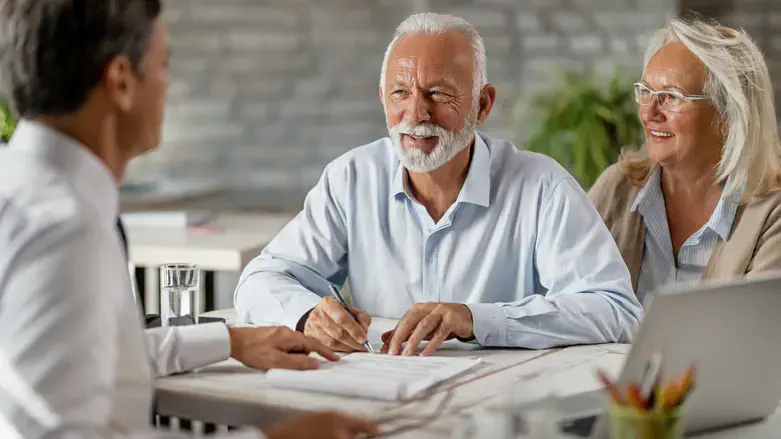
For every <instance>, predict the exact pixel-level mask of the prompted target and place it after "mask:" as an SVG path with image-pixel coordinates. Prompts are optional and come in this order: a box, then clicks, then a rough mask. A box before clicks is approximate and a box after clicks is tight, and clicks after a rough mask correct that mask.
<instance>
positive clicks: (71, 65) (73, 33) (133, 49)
mask: <svg viewBox="0 0 781 439" xmlns="http://www.w3.org/2000/svg"><path fill="white" fill-rule="evenodd" d="M160 12H161V4H160V0H81V1H76V0H3V1H2V2H1V3H0V84H2V88H3V91H4V92H5V95H6V96H7V97H8V98H9V101H10V103H11V105H12V107H13V108H14V110H15V111H16V113H17V114H18V115H19V116H21V117H26V118H32V117H36V116H58V115H64V114H69V113H72V112H74V111H76V110H77V109H78V108H80V107H81V106H82V105H83V104H84V102H85V101H86V99H87V97H88V95H89V93H90V92H91V91H92V90H93V89H94V88H95V86H96V85H97V84H98V83H99V82H100V80H101V77H102V75H103V69H104V68H105V67H106V64H107V63H108V62H109V61H110V60H111V59H112V58H114V57H115V56H118V55H124V56H126V57H127V58H128V59H129V60H130V63H131V66H132V68H133V70H134V71H136V72H139V73H140V72H141V62H142V60H143V58H144V55H145V54H146V52H147V49H148V47H149V42H150V40H151V35H152V32H153V27H154V21H155V20H156V19H157V17H158V16H159V15H160Z"/></svg>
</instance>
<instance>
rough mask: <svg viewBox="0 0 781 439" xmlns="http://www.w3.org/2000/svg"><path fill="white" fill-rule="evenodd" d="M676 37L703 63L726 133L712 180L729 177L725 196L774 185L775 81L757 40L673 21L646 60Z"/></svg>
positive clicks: (779, 146)
mask: <svg viewBox="0 0 781 439" xmlns="http://www.w3.org/2000/svg"><path fill="white" fill-rule="evenodd" d="M671 41H680V42H681V43H683V44H684V45H685V46H686V47H687V48H688V49H689V51H690V52H691V53H692V54H694V56H696V57H697V58H699V59H700V61H702V63H703V64H705V67H706V69H707V77H706V79H705V85H704V89H703V94H705V95H706V96H708V97H709V98H711V101H712V102H713V104H714V105H715V107H716V109H717V110H718V112H719V115H720V117H721V120H722V121H723V122H725V123H726V126H725V128H726V130H727V136H726V138H725V140H724V145H723V146H722V158H721V161H720V162H719V165H718V167H717V169H716V179H717V180H718V181H721V182H724V181H726V180H727V177H728V176H730V175H732V179H730V180H729V182H730V183H729V186H730V187H727V188H725V194H727V195H730V194H733V193H736V191H740V190H742V189H745V190H746V193H745V195H748V196H751V195H761V194H763V193H766V192H768V191H771V190H775V189H778V186H779V183H780V182H781V180H780V175H781V142H780V141H779V137H778V125H777V120H776V110H775V107H774V105H773V84H772V82H771V81H770V74H769V73H768V69H767V64H765V60H764V58H763V57H762V53H761V52H760V50H759V49H758V48H757V46H756V44H755V43H754V42H753V41H752V40H751V38H750V37H749V36H748V34H746V32H745V31H743V30H735V29H731V28H728V27H724V26H721V25H719V24H718V23H716V22H707V21H704V20H702V19H694V20H681V19H675V20H672V21H670V22H669V24H668V25H667V26H666V27H665V28H663V29H660V30H659V31H657V32H656V34H655V35H654V37H653V39H652V40H651V44H650V45H649V47H648V50H647V51H646V54H645V64H644V65H648V61H649V60H650V59H651V57H652V56H653V55H654V54H655V53H656V52H657V51H658V50H659V49H661V48H662V46H664V45H665V44H667V43H668V42H671Z"/></svg>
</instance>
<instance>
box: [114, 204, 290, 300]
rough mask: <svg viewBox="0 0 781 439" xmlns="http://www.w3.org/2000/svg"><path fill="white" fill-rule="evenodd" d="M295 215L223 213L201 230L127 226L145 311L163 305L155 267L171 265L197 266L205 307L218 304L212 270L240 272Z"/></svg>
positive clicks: (131, 259)
mask: <svg viewBox="0 0 781 439" xmlns="http://www.w3.org/2000/svg"><path fill="white" fill-rule="evenodd" d="M292 218H293V215H290V214H221V215H219V216H218V217H216V219H215V220H214V221H213V222H211V223H210V224H208V226H207V227H201V228H183V227H133V226H128V227H127V232H128V241H129V249H128V250H129V253H130V261H131V262H132V263H133V265H135V266H136V267H143V268H144V270H143V271H137V274H136V275H137V277H138V279H137V284H138V286H139V291H140V293H141V297H143V298H144V302H145V305H146V311H147V312H157V310H158V309H159V279H158V275H157V269H158V267H159V266H161V265H163V264H168V263H188V264H196V265H198V266H199V267H200V268H201V270H202V271H203V272H204V278H203V279H202V280H203V282H202V290H203V295H204V297H203V300H201V303H202V304H204V305H205V309H206V310H210V309H212V308H211V305H212V304H213V303H214V301H213V300H214V298H213V291H214V278H213V273H214V272H239V271H241V270H242V269H243V268H244V266H245V265H246V264H247V263H248V262H249V261H251V260H252V258H254V257H255V256H257V255H258V254H259V253H260V250H261V249H263V247H265V246H266V245H267V244H268V243H269V242H270V241H271V240H272V239H273V238H274V237H275V236H276V235H277V233H279V231H280V230H282V228H283V227H284V226H285V224H287V223H288V222H289V221H290V220H291V219H292Z"/></svg>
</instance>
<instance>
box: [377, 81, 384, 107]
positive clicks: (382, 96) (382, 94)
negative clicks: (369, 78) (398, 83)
mask: <svg viewBox="0 0 781 439" xmlns="http://www.w3.org/2000/svg"><path fill="white" fill-rule="evenodd" d="M377 89H378V91H379V94H380V102H381V103H382V105H385V93H383V92H382V84H380V85H378V86H377Z"/></svg>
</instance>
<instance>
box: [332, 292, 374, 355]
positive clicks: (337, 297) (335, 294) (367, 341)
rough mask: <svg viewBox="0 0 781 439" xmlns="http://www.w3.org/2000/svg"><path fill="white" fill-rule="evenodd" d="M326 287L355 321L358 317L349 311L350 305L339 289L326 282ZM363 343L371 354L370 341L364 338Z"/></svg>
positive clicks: (372, 349) (372, 350)
mask: <svg viewBox="0 0 781 439" xmlns="http://www.w3.org/2000/svg"><path fill="white" fill-rule="evenodd" d="M328 289H329V290H331V295H333V296H334V297H335V298H336V300H338V301H339V303H341V304H342V306H343V307H344V309H345V310H347V312H348V313H350V315H351V316H353V318H354V319H355V321H356V322H357V321H358V317H356V316H355V314H353V312H352V311H350V307H349V306H347V302H345V301H344V299H343V298H342V295H341V294H339V290H337V289H336V287H335V286H333V285H331V284H328ZM363 345H364V347H366V350H367V351H369V352H370V353H372V354H373V353H374V352H375V351H374V348H373V347H372V344H371V343H369V340H366V341H365V342H364V343H363Z"/></svg>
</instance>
